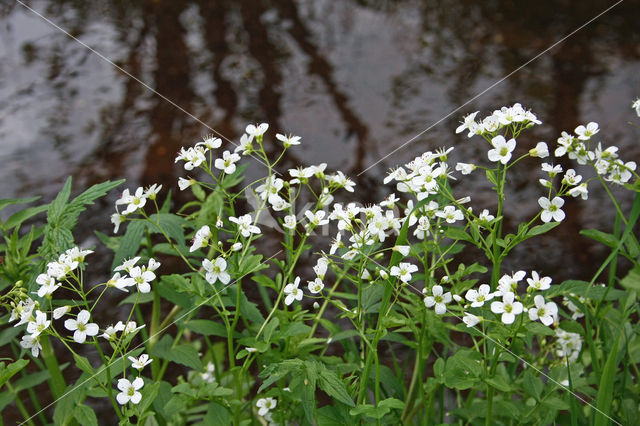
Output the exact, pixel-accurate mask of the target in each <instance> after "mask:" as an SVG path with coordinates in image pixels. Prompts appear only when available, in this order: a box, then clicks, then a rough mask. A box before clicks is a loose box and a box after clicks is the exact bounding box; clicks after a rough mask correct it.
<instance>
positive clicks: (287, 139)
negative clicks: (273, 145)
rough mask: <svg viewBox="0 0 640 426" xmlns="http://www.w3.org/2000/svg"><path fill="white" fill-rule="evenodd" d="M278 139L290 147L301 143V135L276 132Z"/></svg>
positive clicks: (286, 146)
mask: <svg viewBox="0 0 640 426" xmlns="http://www.w3.org/2000/svg"><path fill="white" fill-rule="evenodd" d="M276 139H278V140H279V141H280V142H282V144H283V145H284V147H285V148H289V147H290V146H291V145H300V136H293V135H289V136H285V135H282V134H280V133H277V134H276Z"/></svg>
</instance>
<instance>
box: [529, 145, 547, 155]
mask: <svg viewBox="0 0 640 426" xmlns="http://www.w3.org/2000/svg"><path fill="white" fill-rule="evenodd" d="M529 155H531V156H532V157H538V158H545V157H548V156H549V147H548V146H547V144H546V143H545V142H538V144H537V145H536V147H535V148H531V149H530V150H529Z"/></svg>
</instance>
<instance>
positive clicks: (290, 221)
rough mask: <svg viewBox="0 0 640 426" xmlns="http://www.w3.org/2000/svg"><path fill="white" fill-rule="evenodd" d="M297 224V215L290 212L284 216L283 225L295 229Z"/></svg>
mask: <svg viewBox="0 0 640 426" xmlns="http://www.w3.org/2000/svg"><path fill="white" fill-rule="evenodd" d="M296 225H297V222H296V217H295V216H294V215H292V214H288V215H286V216H285V217H284V223H283V224H282V226H284V227H285V228H287V229H295V228H296Z"/></svg>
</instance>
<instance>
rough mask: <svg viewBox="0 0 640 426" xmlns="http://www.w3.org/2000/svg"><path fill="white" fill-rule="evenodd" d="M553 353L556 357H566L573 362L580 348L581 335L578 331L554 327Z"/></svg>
mask: <svg viewBox="0 0 640 426" xmlns="http://www.w3.org/2000/svg"><path fill="white" fill-rule="evenodd" d="M556 339H557V340H556V345H555V348H556V349H555V353H556V356H557V357H558V358H563V359H564V358H568V359H569V362H574V361H576V360H577V359H578V355H580V350H582V336H580V335H579V334H578V333H570V332H568V331H564V330H563V329H561V328H557V329H556Z"/></svg>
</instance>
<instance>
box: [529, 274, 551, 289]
mask: <svg viewBox="0 0 640 426" xmlns="http://www.w3.org/2000/svg"><path fill="white" fill-rule="evenodd" d="M527 282H528V283H529V287H531V288H532V289H534V290H547V289H549V288H550V287H551V277H542V278H541V277H540V275H538V273H537V272H536V271H531V278H527Z"/></svg>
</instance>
